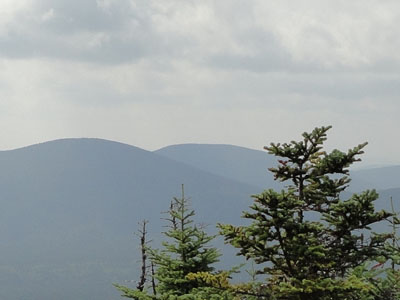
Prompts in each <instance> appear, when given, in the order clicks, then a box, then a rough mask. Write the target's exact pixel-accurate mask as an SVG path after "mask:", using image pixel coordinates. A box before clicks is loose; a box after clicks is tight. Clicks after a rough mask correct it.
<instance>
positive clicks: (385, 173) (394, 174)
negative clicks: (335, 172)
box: [351, 166, 400, 191]
mask: <svg viewBox="0 0 400 300" xmlns="http://www.w3.org/2000/svg"><path fill="white" fill-rule="evenodd" d="M351 178H352V190H354V191H361V190H365V189H371V188H375V189H384V190H386V189H393V188H400V166H388V167H380V168H371V169H364V170H356V171H352V172H351Z"/></svg>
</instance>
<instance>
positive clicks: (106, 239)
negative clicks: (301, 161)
mask: <svg viewBox="0 0 400 300" xmlns="http://www.w3.org/2000/svg"><path fill="white" fill-rule="evenodd" d="M0 165H1V168H0V205H1V210H0V253H1V254H2V255H1V256H0V283H1V286H2V288H1V289H0V299H10V300H12V299H34V300H36V299H37V300H39V299H40V300H46V299H49V300H50V299H96V300H99V299H119V298H120V297H119V294H118V292H117V291H116V290H115V289H114V288H113V287H112V283H113V282H119V283H123V282H124V280H130V279H135V278H137V276H136V275H137V271H136V270H135V259H136V257H137V255H136V253H137V252H138V251H137V240H135V239H134V235H133V233H134V232H135V231H136V229H137V227H138V226H137V224H138V222H139V221H141V220H142V219H148V220H149V221H150V224H149V229H150V237H149V238H153V239H154V240H155V241H159V236H157V233H158V232H160V231H162V230H163V227H162V226H163V224H164V220H161V219H160V218H161V217H162V215H161V214H160V212H161V211H166V210H167V209H168V207H169V203H170V200H171V198H172V197H173V196H179V194H180V185H181V184H182V183H183V184H185V190H186V194H187V195H188V196H190V197H191V203H192V205H193V208H194V209H195V210H196V213H197V218H198V219H197V220H198V221H201V222H202V223H207V224H210V226H209V230H210V231H213V232H215V231H216V230H215V224H216V222H217V221H221V222H226V223H232V222H233V223H237V222H238V219H239V221H240V218H239V216H240V214H241V211H242V210H243V209H245V208H247V206H248V205H249V204H250V203H251V202H250V198H249V195H250V194H253V193H257V192H259V191H260V189H259V188H258V187H256V186H251V185H249V184H245V183H242V182H237V181H234V180H232V179H228V178H224V177H222V176H219V175H214V174H211V173H209V172H204V171H202V170H199V169H197V168H194V167H192V166H189V165H186V164H183V163H180V162H177V161H174V160H171V159H169V158H166V157H163V156H161V155H158V154H156V153H152V152H149V151H145V150H143V149H139V148H136V147H133V146H129V145H125V144H121V143H116V142H110V141H105V140H99V139H64V140H57V141H53V142H47V143H43V144H38V145H34V146H29V147H26V148H22V149H17V150H12V151H1V152H0Z"/></svg>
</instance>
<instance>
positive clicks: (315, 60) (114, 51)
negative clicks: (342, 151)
mask: <svg viewBox="0 0 400 300" xmlns="http://www.w3.org/2000/svg"><path fill="white" fill-rule="evenodd" d="M0 16H1V17H0V99H1V101H0V116H1V120H0V125H1V126H2V127H3V128H12V129H10V131H9V132H6V133H4V139H3V141H2V144H1V145H4V146H3V148H4V147H5V148H10V147H12V146H7V145H14V146H24V145H26V144H29V143H34V142H37V141H42V140H48V139H53V138H60V137H65V136H98V137H103V138H110V139H114V140H120V141H124V142H128V143H131V144H135V145H137V146H142V147H144V148H149V149H155V148H158V147H162V146H165V145H166V144H172V143H182V142H215V143H233V144H239V145H243V146H248V147H253V148H257V149H261V147H262V146H263V144H264V143H266V142H268V141H279V140H286V139H289V140H290V139H293V138H297V137H298V135H299V134H300V133H301V132H302V131H305V130H310V129H312V128H313V127H314V126H318V125H322V124H332V125H334V131H335V132H336V130H337V132H338V134H337V136H336V137H335V135H334V138H333V140H334V141H335V142H336V143H338V144H339V145H343V146H344V147H347V146H352V145H353V144H354V143H353V142H352V141H353V140H357V142H358V141H359V140H360V141H363V140H369V141H372V142H371V144H372V143H373V142H374V141H379V142H380V143H382V145H384V146H385V149H388V150H387V151H390V154H389V153H388V154H387V155H385V156H387V157H388V159H389V157H391V160H392V161H393V160H396V157H397V156H396V155H397V154H396V153H397V152H398V151H400V144H399V143H398V142H397V141H395V140H393V138H391V137H390V136H395V134H396V133H395V132H394V128H398V127H399V125H400V124H399V121H398V117H397V115H398V113H399V112H400V104H399V102H398V100H397V97H398V95H399V93H400V75H399V74H400V72H399V71H400V67H399V60H400V54H399V52H398V48H399V46H400V45H399V43H400V40H399V39H398V36H400V28H399V27H398V26H397V24H398V21H399V16H400V4H399V3H398V1H384V2H382V1H374V0H368V1H365V0H363V1H361V0H360V1H359V0H355V1H351V2H349V1H344V0H343V1H342V0H339V1H335V2H332V1H328V0H307V1H305V0H304V1H303V0H299V1H296V2H293V1H288V0H282V1H269V0H267V1H264V0H248V1H242V0H229V1H225V0H221V1H213V0H203V1H197V0H170V1H159V0H118V1H117V0H82V1H79V3H78V2H74V1H67V0H56V1H54V0H26V1H24V0H21V1H10V0H4V1H1V3H0ZM349 126H350V127H351V128H349ZM382 132H385V134H382ZM340 135H342V136H340ZM374 147H375V148H374ZM374 147H371V148H372V149H373V150H372V152H373V157H375V158H377V159H379V157H380V155H381V150H380V148H381V147H378V146H374ZM396 151H397V152H396ZM385 159H386V158H385ZM397 161H398V159H397ZM399 162H400V161H399Z"/></svg>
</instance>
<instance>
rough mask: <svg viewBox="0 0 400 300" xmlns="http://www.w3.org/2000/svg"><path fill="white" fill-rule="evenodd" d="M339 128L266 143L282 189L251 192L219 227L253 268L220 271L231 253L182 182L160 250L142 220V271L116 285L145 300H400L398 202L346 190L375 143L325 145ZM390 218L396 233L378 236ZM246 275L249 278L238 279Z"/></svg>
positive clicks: (123, 292) (369, 192) (168, 214)
mask: <svg viewBox="0 0 400 300" xmlns="http://www.w3.org/2000/svg"><path fill="white" fill-rule="evenodd" d="M330 129H331V127H330V126H328V127H319V128H315V129H314V130H313V131H312V132H310V133H303V135H302V138H301V139H300V141H291V142H289V143H271V144H270V145H269V146H266V147H265V150H266V151H267V152H268V153H269V154H272V155H274V156H275V157H276V160H277V162H278V165H277V166H276V167H272V168H270V169H269V171H270V172H271V173H272V175H273V176H274V179H275V180H276V181H278V182H280V183H282V186H283V188H282V189H266V190H264V191H262V192H261V193H259V194H255V195H252V196H251V197H252V204H251V206H250V207H249V209H248V210H247V211H244V212H243V213H242V215H241V218H242V219H244V220H245V222H241V224H242V225H232V224H225V223H218V224H217V227H218V230H219V235H221V236H222V237H223V238H224V240H225V242H226V243H227V244H229V245H231V246H232V247H234V248H235V249H236V251H237V255H238V256H241V257H244V258H245V259H246V260H247V261H248V263H247V264H246V265H244V266H232V267H231V268H230V269H224V270H219V269H217V268H216V267H215V263H216V262H218V260H219V259H220V258H221V257H223V255H224V254H223V253H220V251H219V250H218V249H217V248H215V247H214V246H213V241H214V240H215V237H216V236H215V235H208V234H207V233H206V228H205V227H204V226H203V225H201V224H196V223H195V222H194V216H195V211H194V210H193V209H192V208H191V205H190V202H189V201H188V198H186V196H185V191H184V187H183V185H182V194H181V196H179V197H174V198H173V199H172V201H171V204H170V207H169V209H168V208H166V209H168V211H167V212H166V213H165V214H164V215H163V216H164V221H165V227H164V228H165V231H164V232H162V235H163V242H162V244H161V246H160V247H152V246H151V243H150V240H151V236H149V234H148V233H147V227H146V226H147V225H148V223H147V221H143V223H141V227H140V228H139V231H138V236H139V239H140V251H141V258H142V259H141V261H140V263H139V264H138V265H137V268H138V273H140V277H139V278H138V280H137V282H136V283H137V284H136V286H134V287H130V286H127V285H125V284H119V283H116V284H115V287H116V288H117V289H118V290H119V291H120V292H121V295H122V296H123V297H126V298H131V299H138V300H139V299H140V300H153V299H160V300H164V299H165V300H200V299H215V300H217V299H221V300H222V299H232V300H234V299H235V300H245V299H247V300H255V299H272V300H284V299H287V300H289V299H293V300H305V299H308V300H314V299H322V300H334V299H344V300H347V299H348V300H350V299H354V300H356V299H359V300H377V299H388V300H389V299H400V283H399V282H400V271H399V269H398V264H399V263H400V261H399V258H400V256H399V250H400V248H399V246H398V244H397V235H396V234H397V232H396V229H397V225H398V223H399V222H398V218H397V214H396V212H395V210H394V208H393V205H392V209H391V210H389V211H385V210H382V209H381V210H378V209H376V208H375V201H376V200H377V199H378V198H379V195H378V193H377V192H376V191H375V190H374V189H367V190H365V191H361V192H359V193H353V194H349V193H347V192H346V189H347V188H348V186H349V184H350V178H349V168H350V166H352V165H353V164H354V163H357V162H359V161H360V160H361V158H360V156H361V155H362V154H363V153H364V152H363V151H364V148H365V146H366V145H367V143H362V144H359V145H357V146H355V147H354V148H352V149H349V150H348V151H345V152H343V151H340V150H337V149H335V150H333V151H330V152H328V151H326V150H325V148H324V142H325V141H326V140H327V133H328V131H329V130H330ZM215 201H218V199H215ZM240 213H241V212H240V211H238V212H237V214H238V215H237V216H238V218H239V217H240ZM200 218H201V216H200ZM381 223H387V224H389V225H390V226H387V227H386V228H389V229H388V230H387V231H386V232H385V231H380V232H374V230H373V227H374V226H376V225H377V224H381ZM238 272H242V273H247V274H248V276H247V277H248V278H249V279H248V280H245V281H243V280H242V279H243V276H241V277H240V280H235V279H234V278H235V275H236V273H238Z"/></svg>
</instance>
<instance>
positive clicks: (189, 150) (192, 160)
mask: <svg viewBox="0 0 400 300" xmlns="http://www.w3.org/2000/svg"><path fill="white" fill-rule="evenodd" d="M155 153H157V154H160V155H163V156H166V157H168V158H171V159H174V160H176V161H180V162H183V163H185V164H188V165H191V166H194V167H197V168H199V169H202V170H205V171H208V172H211V173H214V174H218V175H221V176H224V177H228V178H231V179H234V180H237V181H241V182H245V183H247V184H252V185H256V186H259V187H261V188H263V189H267V188H279V187H280V186H281V185H280V184H279V183H278V182H276V181H274V179H273V176H272V175H271V172H269V171H268V168H270V167H274V166H276V165H277V159H276V157H274V156H272V155H270V154H268V153H267V152H266V151H258V150H252V149H247V148H243V147H238V146H232V145H212V144H182V145H173V146H168V147H165V148H161V149H159V150H157V151H155Z"/></svg>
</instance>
